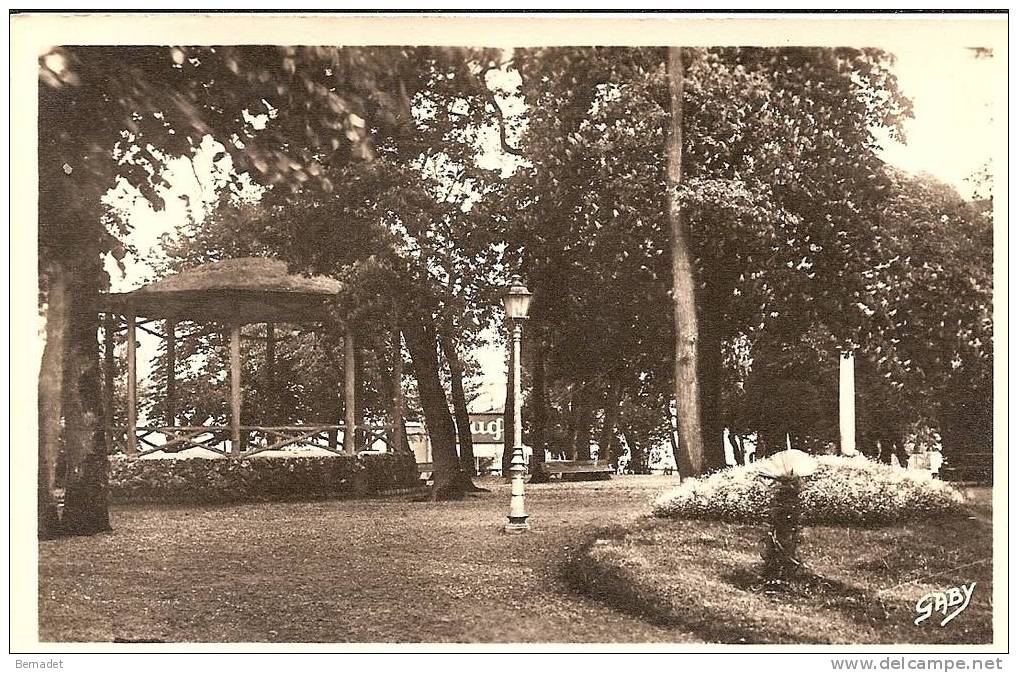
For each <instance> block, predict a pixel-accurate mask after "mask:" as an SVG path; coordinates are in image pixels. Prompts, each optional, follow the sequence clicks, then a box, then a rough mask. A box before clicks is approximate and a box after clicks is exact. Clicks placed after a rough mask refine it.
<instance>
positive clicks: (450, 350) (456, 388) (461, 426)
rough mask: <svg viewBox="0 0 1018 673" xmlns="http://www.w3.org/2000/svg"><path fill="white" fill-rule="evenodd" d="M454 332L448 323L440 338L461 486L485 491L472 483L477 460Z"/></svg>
mask: <svg viewBox="0 0 1018 673" xmlns="http://www.w3.org/2000/svg"><path fill="white" fill-rule="evenodd" d="M454 333H455V325H452V324H450V325H448V330H447V331H446V334H445V335H444V336H443V338H442V339H441V341H442V352H443V353H444V354H445V360H446V362H447V363H448V365H449V379H450V382H451V385H452V408H453V417H454V420H455V421H456V437H457V439H458V440H459V454H460V475H461V476H462V478H463V487H464V489H465V490H467V491H472V492H478V491H487V490H488V489H486V488H480V487H478V486H475V485H474V482H473V478H474V477H476V476H477V462H476V461H475V460H474V438H473V435H472V434H471V432H470V412H468V411H467V395H466V391H465V390H464V389H463V363H462V362H461V361H460V359H459V354H458V353H457V352H456V342H455V339H454V337H453V336H452V334H454Z"/></svg>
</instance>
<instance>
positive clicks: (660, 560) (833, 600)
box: [574, 488, 993, 643]
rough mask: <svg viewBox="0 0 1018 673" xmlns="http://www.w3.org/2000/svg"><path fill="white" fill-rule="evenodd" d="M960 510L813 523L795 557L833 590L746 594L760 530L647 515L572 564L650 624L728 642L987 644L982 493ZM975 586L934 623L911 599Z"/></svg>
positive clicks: (578, 579) (753, 580) (987, 542)
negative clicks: (955, 609) (906, 519)
mask: <svg viewBox="0 0 1018 673" xmlns="http://www.w3.org/2000/svg"><path fill="white" fill-rule="evenodd" d="M967 497H968V498H969V502H970V507H969V509H970V511H969V515H968V516H966V517H960V518H955V519H944V520H936V521H924V522H912V523H908V524H903V525H899V526H892V527H884V528H870V529H864V528H849V527H840V526H839V527H833V526H816V527H810V528H807V529H806V531H805V536H804V543H803V545H804V546H803V548H802V549H803V550H804V552H805V553H804V560H805V561H806V562H807V563H808V564H809V566H810V567H811V569H812V570H813V571H814V572H816V573H817V574H819V575H821V576H822V577H824V578H826V579H827V580H830V581H831V585H830V586H828V587H827V588H826V589H824V590H821V591H819V592H818V593H816V594H814V595H804V594H799V595H788V594H784V595H777V596H772V595H767V594H764V593H762V592H760V591H759V590H756V589H755V587H754V585H757V584H759V578H758V577H757V576H756V574H755V572H754V569H755V567H756V566H757V565H758V564H759V562H760V556H759V551H760V539H761V537H762V535H763V532H764V530H765V528H764V527H762V526H751V525H739V524H726V523H718V522H707V521H691V520H669V519H653V518H645V519H643V520H641V521H639V522H637V523H636V524H632V525H629V526H627V527H626V528H624V529H622V528H620V529H618V531H616V532H614V533H603V534H602V535H601V536H600V537H599V539H597V540H595V541H594V542H593V544H592V545H591V546H590V547H589V549H588V551H587V553H586V554H585V555H583V556H579V557H576V559H575V560H574V581H575V583H576V585H577V587H580V588H584V587H585V588H586V589H587V590H588V591H590V592H591V593H592V594H595V595H600V596H610V599H609V600H610V601H611V602H612V603H613V604H614V605H616V606H617V607H619V608H620V609H626V610H629V611H630V612H632V613H633V614H640V615H642V616H643V617H645V618H646V619H648V620H649V621H652V622H654V623H657V624H661V625H665V626H672V627H679V628H685V629H689V630H690V631H693V632H695V633H698V634H700V636H701V637H703V638H705V639H707V640H710V641H717V642H727V643H741V642H745V643H989V642H991V641H992V639H993V633H992V589H993V582H992V562H991V560H990V559H991V556H992V524H991V520H992V512H991V506H990V502H991V495H990V489H989V488H972V489H967ZM971 582H976V583H977V584H976V587H975V591H974V594H973V596H972V601H971V604H970V605H969V606H968V608H967V609H966V610H965V611H964V612H962V613H961V614H960V615H959V616H958V617H956V618H955V619H954V620H953V621H951V622H949V623H948V624H947V625H946V626H944V627H941V626H940V621H941V619H942V617H943V616H942V615H940V616H938V613H934V614H933V616H932V617H931V618H930V619H928V620H926V621H925V622H923V623H922V624H920V625H918V626H917V625H915V624H914V623H913V620H914V619H915V617H916V616H917V613H916V608H915V605H916V601H917V600H918V599H919V598H920V597H921V596H923V595H924V594H926V593H927V592H930V591H941V590H945V589H947V588H949V587H953V586H958V585H961V584H963V583H971Z"/></svg>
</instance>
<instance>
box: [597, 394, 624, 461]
mask: <svg viewBox="0 0 1018 673" xmlns="http://www.w3.org/2000/svg"><path fill="white" fill-rule="evenodd" d="M618 417H619V386H618V383H616V382H614V381H612V382H609V383H608V392H607V393H606V394H605V401H604V420H603V421H602V422H601V432H600V434H599V435H598V438H597V447H598V451H597V459H598V461H600V462H607V463H608V464H609V465H611V466H613V467H614V466H615V462H616V461H615V458H616V457H615V456H614V455H613V449H614V445H615V423H616V421H617V420H618Z"/></svg>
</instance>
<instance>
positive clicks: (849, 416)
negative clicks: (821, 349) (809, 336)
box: [839, 351, 856, 456]
mask: <svg viewBox="0 0 1018 673" xmlns="http://www.w3.org/2000/svg"><path fill="white" fill-rule="evenodd" d="M840 379H841V380H840V384H841V385H840V395H839V404H840V412H841V413H840V414H839V422H840V426H841V428H840V430H841V453H842V455H845V456H854V455H855V454H856V449H855V355H853V354H852V352H851V351H846V352H844V353H842V354H841V370H840Z"/></svg>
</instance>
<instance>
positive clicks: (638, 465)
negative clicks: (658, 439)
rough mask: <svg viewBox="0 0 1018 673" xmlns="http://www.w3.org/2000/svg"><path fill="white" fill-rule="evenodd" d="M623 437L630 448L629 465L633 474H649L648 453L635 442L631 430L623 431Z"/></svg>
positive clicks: (625, 429)
mask: <svg viewBox="0 0 1018 673" xmlns="http://www.w3.org/2000/svg"><path fill="white" fill-rule="evenodd" d="M622 436H623V437H625V438H626V444H627V445H628V446H629V465H630V469H632V471H633V474H647V452H646V451H645V450H644V448H643V447H642V446H639V445H638V444H637V443H636V442H634V441H633V435H632V433H631V432H630V431H629V428H624V429H623V430H622Z"/></svg>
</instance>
